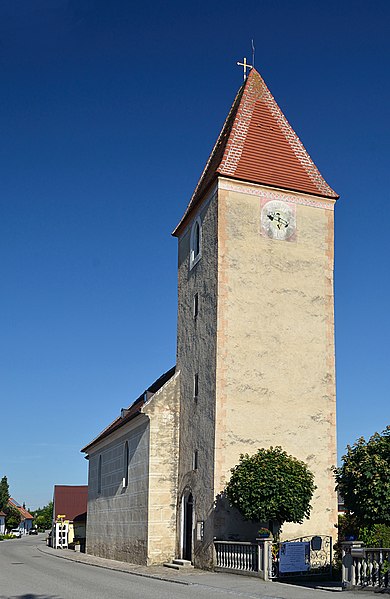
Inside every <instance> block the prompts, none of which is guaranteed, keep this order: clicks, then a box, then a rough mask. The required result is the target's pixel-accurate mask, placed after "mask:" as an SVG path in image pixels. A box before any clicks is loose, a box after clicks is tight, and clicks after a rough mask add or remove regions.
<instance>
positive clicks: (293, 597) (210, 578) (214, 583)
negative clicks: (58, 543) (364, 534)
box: [37, 545, 367, 599]
mask: <svg viewBox="0 0 390 599" xmlns="http://www.w3.org/2000/svg"><path fill="white" fill-rule="evenodd" d="M37 547H38V550H39V551H40V552H41V553H45V554H46V555H50V556H51V557H56V558H59V559H65V560H69V561H73V562H77V563H82V564H87V565H89V566H95V567H98V568H106V569H108V570H117V571H118V572H127V573H128V574H132V575H134V576H143V577H145V578H154V579H157V580H164V581H167V582H173V583H176V584H182V585H197V586H203V587H207V588H208V589H215V590H216V591H217V590H218V591H223V590H225V591H227V592H230V593H232V592H235V593H237V594H239V595H240V596H242V597H250V598H253V599H261V598H263V599H272V598H274V599H311V598H313V599H314V598H316V597H318V598H319V599H320V597H321V596H322V598H323V599H325V598H326V595H328V598H329V599H331V598H330V597H329V593H330V592H333V593H334V592H340V591H341V587H340V586H334V585H330V586H329V587H327V588H326V590H325V586H324V583H318V586H317V587H315V586H314V585H313V586H312V587H310V588H308V587H307V586H297V585H291V584H286V583H281V582H264V581H263V580H261V579H259V578H256V577H251V576H241V575H237V574H223V573H219V572H208V571H206V570H195V569H192V568H191V569H188V570H184V569H183V570H171V569H170V568H165V567H164V566H138V565H135V564H129V563H127V562H118V561H115V560H110V559H105V558H102V557H96V556H94V555H87V554H85V553H78V552H75V551H73V550H71V549H52V548H51V547H47V546H46V545H43V546H41V547H39V546H37ZM364 595H365V596H367V593H364ZM358 596H359V597H361V596H362V591H355V592H352V591H348V592H346V593H345V594H344V598H345V599H355V598H356V597H358Z"/></svg>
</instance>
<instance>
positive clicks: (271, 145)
mask: <svg viewBox="0 0 390 599" xmlns="http://www.w3.org/2000/svg"><path fill="white" fill-rule="evenodd" d="M218 175H223V176H224V177H231V178H234V179H241V180H245V181H249V182H253V183H259V184H263V185H269V186H272V187H279V188H282V189H289V190H292V191H300V192H304V193H310V194H313V195H319V196H322V197H328V198H333V199H337V198H338V195H337V193H336V192H335V191H333V189H331V188H330V187H329V185H328V184H327V183H326V181H325V179H323V177H322V175H321V174H320V172H319V171H318V169H317V167H316V166H315V164H314V162H313V161H312V159H311V158H310V156H309V154H308V153H307V151H306V150H305V148H304V146H303V144H302V142H301V141H300V139H299V138H298V136H297V135H296V133H295V131H294V130H293V129H292V127H291V125H290V124H289V123H288V121H287V119H286V117H285V116H284V114H283V113H282V111H281V109H280V108H279V106H278V104H277V103H276V100H275V99H274V97H273V96H272V94H271V92H270V91H269V89H268V87H267V86H266V84H265V82H264V80H263V79H262V77H261V76H260V74H259V73H258V72H257V71H256V70H255V69H252V70H251V71H250V73H249V76H248V78H247V79H246V81H245V82H244V84H243V85H242V87H241V88H240V90H239V91H238V94H237V96H236V99H235V100H234V102H233V105H232V107H231V109H230V112H229V114H228V116H227V118H226V121H225V123H224V126H223V127H222V131H221V133H220V135H219V137H218V139H217V142H216V144H215V146H214V148H213V151H212V152H211V154H210V157H209V159H208V161H207V164H206V166H205V168H204V171H203V173H202V175H201V177H200V179H199V182H198V184H197V186H196V188H195V191H194V193H193V196H192V198H191V201H190V203H189V205H188V207H187V210H186V212H185V214H184V216H183V218H182V220H181V221H180V223H179V224H178V226H177V227H176V229H175V230H174V232H173V235H178V234H179V233H180V231H181V230H182V228H183V226H184V225H185V224H186V223H187V221H188V217H189V214H190V213H191V212H192V210H193V209H194V208H195V207H196V206H197V205H198V204H199V203H200V202H201V201H202V200H203V199H204V197H205V193H207V191H208V190H209V189H210V187H211V185H212V184H213V183H214V181H215V179H216V177H217V176H218Z"/></svg>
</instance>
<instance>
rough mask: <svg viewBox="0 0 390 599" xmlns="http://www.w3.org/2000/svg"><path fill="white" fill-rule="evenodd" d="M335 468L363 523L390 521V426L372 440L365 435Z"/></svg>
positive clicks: (351, 511) (351, 509)
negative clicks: (340, 464) (366, 438)
mask: <svg viewBox="0 0 390 599" xmlns="http://www.w3.org/2000/svg"><path fill="white" fill-rule="evenodd" d="M342 460H343V464H342V466H340V468H335V477H336V483H337V487H336V488H337V489H338V491H339V492H340V493H341V495H342V496H343V498H344V504H345V507H346V510H347V513H348V514H353V516H354V518H355V520H356V522H357V524H358V526H359V527H369V528H372V527H373V526H374V525H375V524H385V525H387V526H389V525H390V426H387V427H386V429H385V430H384V431H383V432H382V433H375V434H374V435H373V436H372V437H371V438H370V439H369V440H368V441H366V440H365V439H364V437H361V438H360V439H358V440H357V441H356V443H354V444H353V445H352V446H351V445H348V446H347V453H346V454H345V455H343V457H342Z"/></svg>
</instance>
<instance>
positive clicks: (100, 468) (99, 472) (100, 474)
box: [97, 455, 102, 495]
mask: <svg viewBox="0 0 390 599" xmlns="http://www.w3.org/2000/svg"><path fill="white" fill-rule="evenodd" d="M97 492H98V495H100V493H101V492H102V456H101V455H100V456H99V463H98V482H97Z"/></svg>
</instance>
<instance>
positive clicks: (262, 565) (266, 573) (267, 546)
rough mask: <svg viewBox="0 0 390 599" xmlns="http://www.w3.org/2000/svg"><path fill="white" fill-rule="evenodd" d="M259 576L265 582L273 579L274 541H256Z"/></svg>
mask: <svg viewBox="0 0 390 599" xmlns="http://www.w3.org/2000/svg"><path fill="white" fill-rule="evenodd" d="M256 541H257V556H258V568H259V576H260V578H262V579H263V580H270V579H271V577H272V539H256Z"/></svg>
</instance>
